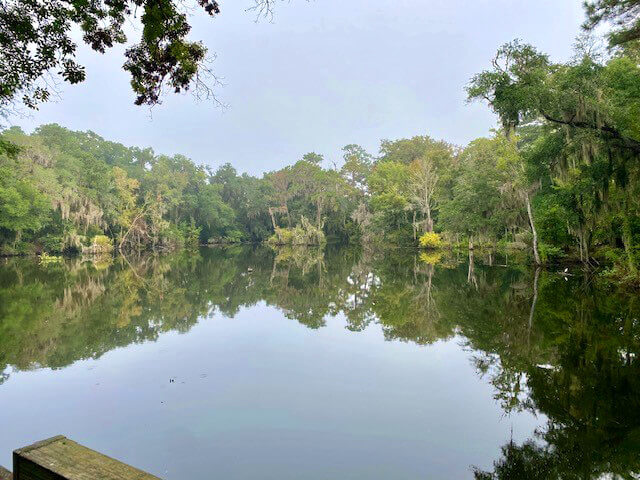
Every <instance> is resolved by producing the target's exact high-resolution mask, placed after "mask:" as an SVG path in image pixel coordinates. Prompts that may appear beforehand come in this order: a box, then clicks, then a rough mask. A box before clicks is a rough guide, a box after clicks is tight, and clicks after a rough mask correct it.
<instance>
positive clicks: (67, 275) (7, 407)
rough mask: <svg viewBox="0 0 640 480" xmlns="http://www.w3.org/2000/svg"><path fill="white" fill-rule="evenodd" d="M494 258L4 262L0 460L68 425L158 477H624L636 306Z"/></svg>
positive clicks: (588, 284)
mask: <svg viewBox="0 0 640 480" xmlns="http://www.w3.org/2000/svg"><path fill="white" fill-rule="evenodd" d="M487 263H489V261H488V259H486V258H485V259H483V258H476V259H475V262H474V265H472V267H473V268H470V266H469V264H468V262H467V260H466V259H460V261H456V259H447V258H444V257H443V258H439V257H438V256H437V255H433V254H431V255H425V254H422V255H419V254H416V253H415V252H412V251H403V250H396V251H391V252H383V253H377V254H373V253H366V252H362V251H359V250H357V249H353V248H334V247H329V248H327V250H326V252H321V251H309V250H306V251H296V250H283V251H280V252H273V251H272V250H270V249H267V248H249V247H243V248H228V249H203V250H201V251H200V252H199V253H198V252H191V253H189V252H183V253H177V254H172V255H163V256H155V257H154V256H146V257H139V258H127V259H124V258H117V259H115V260H111V259H109V260H93V261H82V260H80V259H76V260H67V261H65V262H64V263H63V264H57V265H56V264H53V265H48V266H40V265H38V264H37V263H35V262H34V261H33V260H30V259H8V260H6V259H5V260H2V261H1V263H0V464H3V465H5V466H10V463H11V451H12V450H13V449H14V448H17V447H20V446H24V445H27V444H30V443H32V442H34V441H36V440H41V439H43V438H46V437H49V436H53V435H56V434H64V435H67V436H69V437H71V438H73V439H74V440H76V441H78V442H80V443H83V444H85V445H87V446H90V447H92V448H95V449H97V450H99V451H101V452H103V453H106V454H108V455H111V456H114V457H116V458H118V459H121V460H123V461H125V462H127V463H131V464H132V465H134V466H137V467H139V468H142V469H145V470H148V471H149V472H151V473H154V474H156V475H158V476H160V477H163V478H165V479H167V480H183V479H187V478H188V479H209V478H221V479H254V478H255V479H279V480H282V479H338V478H340V479H440V478H442V479H457V478H461V479H464V478H473V477H474V475H475V476H476V477H477V478H487V479H489V478H532V479H534V478H535V479H543V478H576V479H577V478H580V479H590V478H594V479H595V478H615V476H616V475H619V476H620V477H621V478H632V476H633V474H634V473H637V472H640V369H639V367H638V365H639V363H638V358H637V354H638V351H639V350H640V325H639V323H638V321H639V318H640V315H639V311H640V302H639V299H638V298H637V296H636V295H635V294H631V293H624V292H612V291H606V290H603V289H598V288H596V287H595V286H594V284H593V282H592V281H591V280H589V279H588V278H586V277H584V276H582V275H576V276H574V277H570V278H568V279H565V278H563V277H562V276H560V275H558V274H557V273H555V272H544V271H543V272H537V273H536V272H535V271H533V270H531V269H529V268H527V267H511V266H509V267H505V266H493V267H490V266H487V265H486V264H487ZM478 469H480V470H484V472H481V471H478ZM607 473H610V474H613V475H605V474H607Z"/></svg>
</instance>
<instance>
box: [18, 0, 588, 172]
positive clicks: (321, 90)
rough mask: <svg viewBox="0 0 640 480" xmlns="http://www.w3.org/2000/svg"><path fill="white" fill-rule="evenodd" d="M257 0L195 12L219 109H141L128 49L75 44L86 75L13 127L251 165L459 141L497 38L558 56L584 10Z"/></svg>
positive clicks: (466, 135) (178, 105) (455, 2)
mask: <svg viewBox="0 0 640 480" xmlns="http://www.w3.org/2000/svg"><path fill="white" fill-rule="evenodd" d="M251 2H252V0H235V1H232V0H222V1H221V4H222V13H221V15H220V16H218V17H217V18H215V19H211V18H208V17H207V16H206V15H204V14H203V13H201V12H200V11H199V10H195V11H194V13H193V16H192V18H191V20H192V22H193V25H194V28H193V31H192V38H194V39H201V40H203V41H204V43H205V44H206V45H207V46H208V47H209V50H210V52H212V53H215V54H216V55H217V58H216V60H215V62H214V70H215V72H216V74H218V75H219V76H221V77H223V78H224V83H225V86H224V87H222V88H219V89H217V95H218V97H219V98H220V99H221V100H222V101H223V102H225V103H227V104H228V105H229V107H228V108H227V109H225V110H221V109H220V108H217V107H215V106H214V105H212V104H211V103H207V102H201V103H198V102H196V101H195V100H194V99H193V98H192V97H191V96H189V95H186V96H185V95H179V96H169V97H167V98H165V100H164V102H163V104H162V105H160V106H158V107H155V108H154V109H153V110H152V111H149V109H148V108H145V107H135V106H134V105H133V98H134V97H133V93H132V92H131V90H130V88H129V83H128V82H129V78H128V76H127V74H126V73H125V72H123V71H122V69H121V66H122V63H123V56H122V52H123V50H124V49H123V48H116V49H114V50H112V51H110V52H109V53H107V54H106V55H100V54H97V53H94V52H91V51H90V50H88V49H86V48H81V50H80V52H79V57H80V60H81V61H82V62H83V63H84V65H86V67H87V80H86V81H85V82H84V83H83V84H81V85H77V86H65V87H64V88H63V89H62V97H61V99H60V100H59V101H58V102H56V103H50V104H47V105H44V106H42V107H41V109H40V111H38V112H36V113H35V114H34V115H33V116H32V117H31V118H29V119H14V123H15V124H18V125H20V126H22V127H23V128H25V129H26V130H27V131H31V130H32V129H33V128H34V127H35V126H37V125H40V124H42V123H50V122H56V123H59V124H61V125H63V126H66V127H68V128H71V129H74V130H93V131H95V132H97V133H98V134H100V135H102V136H103V137H105V138H107V139H109V140H114V141H118V142H122V143H124V144H126V145H135V146H140V147H143V146H151V147H153V149H154V150H155V151H156V152H158V153H166V154H173V153H182V154H185V155H187V156H189V157H191V158H192V159H193V160H194V161H196V162H197V163H203V164H208V165H211V166H213V167H217V166H219V165H221V164H223V163H225V162H230V163H232V164H233V165H234V166H235V167H236V168H237V169H238V170H239V171H242V172H245V171H246V172H249V173H252V174H260V173H262V172H264V171H268V170H273V169H277V168H280V167H282V166H284V165H287V164H290V163H292V162H294V161H295V160H297V159H298V158H300V157H301V156H302V155H303V154H304V153H305V152H309V151H315V152H318V153H322V154H323V155H324V156H325V158H326V159H327V164H330V162H332V161H339V160H340V158H341V152H340V149H341V147H342V146H344V145H346V144H349V143H357V144H360V145H362V146H364V147H365V148H367V149H368V150H369V151H370V152H372V153H377V152H378V147H379V143H380V140H381V139H384V138H387V139H395V138H402V137H408V136H413V135H420V134H428V135H430V136H432V137H435V138H438V139H445V140H448V141H450V142H453V143H456V144H460V145H464V144H466V143H467V142H468V141H470V140H472V139H473V138H476V137H479V136H483V135H487V134H488V132H489V129H491V128H493V127H494V126H495V124H496V120H495V117H494V116H493V114H492V113H491V112H490V111H489V109H488V108H487V107H486V106H484V105H481V104H471V105H467V104H465V94H464V86H465V84H466V83H467V82H468V80H469V78H470V77H471V76H472V75H473V74H474V73H476V72H478V71H480V70H482V69H484V68H487V66H488V65H489V61H490V60H491V58H492V56H493V54H494V52H495V50H496V48H497V47H498V46H499V45H501V44H502V43H505V42H507V41H509V40H512V39H514V38H520V39H522V40H524V41H526V42H529V43H532V44H534V45H536V46H537V47H538V48H540V49H541V50H542V51H544V52H546V53H548V54H550V55H551V56H552V58H553V59H554V60H564V59H567V58H569V57H570V55H571V48H572V44H573V41H574V39H575V37H576V35H577V34H578V33H579V30H580V24H581V22H582V19H583V11H582V6H581V4H582V1H581V0H312V1H310V2H307V1H304V0H290V1H285V2H282V3H280V4H278V6H277V10H276V15H275V17H274V19H273V21H272V22H269V21H266V20H262V21H260V22H258V23H256V22H254V20H255V14H254V13H251V12H247V11H246V10H245V9H246V8H247V7H248V6H250V5H251ZM194 4H195V2H194ZM135 35H136V33H135V32H134V36H135ZM130 39H133V37H132V38H130Z"/></svg>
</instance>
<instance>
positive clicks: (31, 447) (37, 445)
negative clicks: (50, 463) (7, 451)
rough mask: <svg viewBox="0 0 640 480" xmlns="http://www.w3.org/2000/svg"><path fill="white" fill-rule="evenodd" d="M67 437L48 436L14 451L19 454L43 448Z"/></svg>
mask: <svg viewBox="0 0 640 480" xmlns="http://www.w3.org/2000/svg"><path fill="white" fill-rule="evenodd" d="M66 439H67V437H65V436H64V435H56V436H55V437H51V438H47V439H45V440H40V441H39V442H36V443H34V444H32V445H28V446H26V447H22V448H18V449H17V450H14V451H13V453H17V454H18V455H22V454H24V453H27V452H30V451H31V450H37V449H38V448H42V447H44V446H46V445H49V444H50V443H53V442H57V441H58V440H66ZM0 478H1V477H0Z"/></svg>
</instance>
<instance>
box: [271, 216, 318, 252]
mask: <svg viewBox="0 0 640 480" xmlns="http://www.w3.org/2000/svg"><path fill="white" fill-rule="evenodd" d="M268 243H269V244H270V245H274V246H278V245H294V246H304V245H308V246H319V245H320V246H321V245H324V244H325V243H327V240H326V237H325V235H324V233H323V232H322V230H321V229H319V228H318V227H316V226H314V225H312V224H311V223H310V222H309V221H308V220H307V219H306V218H305V217H304V216H303V217H301V218H300V224H299V225H296V226H295V227H294V228H278V227H276V230H275V233H274V234H273V235H272V236H271V237H270V238H269V240H268Z"/></svg>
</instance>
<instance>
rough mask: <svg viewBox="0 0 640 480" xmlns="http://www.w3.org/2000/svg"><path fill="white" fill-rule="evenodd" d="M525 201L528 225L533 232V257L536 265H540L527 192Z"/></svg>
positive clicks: (536, 236) (536, 237)
mask: <svg viewBox="0 0 640 480" xmlns="http://www.w3.org/2000/svg"><path fill="white" fill-rule="evenodd" d="M525 201H526V202H527V214H528V215H529V225H531V233H532V234H533V259H534V261H535V262H536V265H541V264H542V262H540V254H539V253H538V232H537V231H536V226H535V223H534V221H533V211H532V210H531V201H530V200H529V194H528V193H526V194H525Z"/></svg>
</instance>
